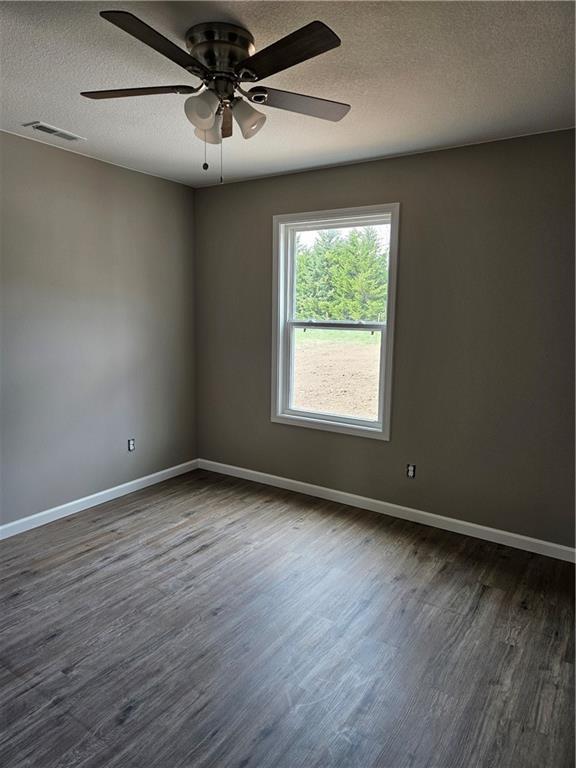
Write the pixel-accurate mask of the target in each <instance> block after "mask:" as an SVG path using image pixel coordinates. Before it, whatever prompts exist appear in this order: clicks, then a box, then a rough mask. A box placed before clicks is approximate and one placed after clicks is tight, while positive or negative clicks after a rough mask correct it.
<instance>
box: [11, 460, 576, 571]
mask: <svg viewBox="0 0 576 768" xmlns="http://www.w3.org/2000/svg"><path fill="white" fill-rule="evenodd" d="M194 469H207V470H209V471H211V472H219V473H220V474H222V475H230V476H232V477H239V478H242V479H244V480H252V481H254V482H256V483H262V484H263V485H272V486H274V487H275V488H284V489H285V490H288V491H295V492H296V493H304V494H306V495H308V496H315V497H317V498H319V499H327V500H328V501H336V502H338V503H339V504H347V505H348V506H350V507H357V508H359V509H369V510H371V511H372V512H379V513H380V514H383V515H389V516H390V517H399V518H401V519H402V520H411V521H412V522H414V523H420V524H421V525H429V526H432V527H433V528H442V529H443V530H445V531H453V532H454V533H461V534H464V535H465V536H473V537H474V538H477V539H484V540H485V541H492V542H494V543H496V544H504V545H505V546H507V547H514V548H515V549H523V550H526V551H527V552H535V553H536V554H538V555H546V556H547V557H554V558H556V559H557V560H566V561H568V562H570V563H573V562H575V561H576V557H575V550H574V548H573V547H566V546H563V545H562V544H555V543H554V542H552V541H542V540H541V539H533V538H531V537H530V536H522V535H521V534H519V533H512V532H511V531H502V530H499V529H498V528H489V527H488V526H485V525H478V524H476V523H468V522H466V521H465V520H457V519H455V518H452V517H443V516H442V515H435V514H432V513H431V512H424V511H423V510H421V509H412V508H411V507H402V506H399V505H398V504H391V503H390V502H387V501H379V500H378V499H370V498H368V497H366V496H357V495H356V494H354V493H347V492H346V491H337V490H335V489H333V488H325V487H324V486H321V485H312V484H311V483H304V482H301V481H300V480H291V479H290V478H287V477H279V476H277V475H269V474H267V473H266V472H257V471H256V470H254V469H246V468H244V467H236V466H232V465H231V464H220V462H218V461H210V460H208V459H193V460H192V461H187V462H185V463H184V464H178V465H177V466H175V467H168V469H163V470H161V471H160V472H155V473H154V474H152V475H146V476H145V477H139V478H137V479H136V480H131V481H130V482H128V483H123V484H122V485H117V486H116V487H115V488H108V489H107V490H105V491H100V492H99V493H93V494H92V495H91V496H85V497H84V498H82V499H77V500H76V501H71V502H69V503H67V504H62V505H61V506H59V507H53V508H52V509H46V510H44V511H43V512H38V513H37V514H35V515H30V516H29V517H25V518H23V519H21V520H15V521H14V522H13V523H7V524H6V525H1V526H0V540H1V539H7V538H9V537H10V536H15V535H16V534H17V533H23V532H24V531H29V530H30V529H31V528H36V527H38V526H39V525H45V524H46V523H51V522H52V521H53V520H58V519H59V518H61V517H67V516H68V515H73V514H74V513H76V512H81V511H83V510H85V509H89V508H90V507H95V506H97V505H98V504H103V503H104V502H105V501H110V500H112V499H117V498H119V497H120V496H126V495H127V494H129V493H133V492H134V491H138V490H140V489H141V488H147V487H148V486H149V485H155V484H156V483H161V482H162V481H163V480H168V479H169V478H171V477H176V476H177V475H183V474H185V473H186V472H191V471H192V470H194Z"/></svg>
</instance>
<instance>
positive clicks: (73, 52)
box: [0, 2, 574, 186]
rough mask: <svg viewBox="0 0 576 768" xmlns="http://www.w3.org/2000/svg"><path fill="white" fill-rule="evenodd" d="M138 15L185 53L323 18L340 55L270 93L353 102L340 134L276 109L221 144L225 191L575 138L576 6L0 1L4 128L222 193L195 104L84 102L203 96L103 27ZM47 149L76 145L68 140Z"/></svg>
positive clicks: (286, 77)
mask: <svg viewBox="0 0 576 768" xmlns="http://www.w3.org/2000/svg"><path fill="white" fill-rule="evenodd" d="M104 9H123V10H129V11H131V12H132V13H134V14H135V15H137V16H139V17H140V18H141V19H143V20H144V21H146V22H147V23H149V24H150V25H152V26H153V27H155V28H156V29H158V30H159V31H160V32H162V33H163V34H165V35H166V36H167V37H169V38H171V39H172V40H173V41H174V42H176V43H178V44H180V45H181V46H182V47H185V44H184V36H185V33H186V30H187V28H188V27H189V26H191V25H192V24H195V23H198V22H202V21H212V20H225V21H232V22H234V23H237V24H240V25H243V26H245V27H247V28H248V29H249V30H250V31H251V32H252V33H253V35H254V37H255V38H256V46H257V48H263V47H265V46H266V45H269V44H270V43H271V42H273V41H274V40H276V39H278V38H280V37H282V36H284V35H285V34H287V33H289V32H291V31H293V30H294V29H297V28H298V27H301V26H303V25H304V24H306V23H308V22H309V21H312V20H314V19H320V20H322V21H324V22H326V23H327V24H328V25H329V26H330V27H332V28H333V29H334V31H335V32H336V33H337V34H338V35H339V36H340V37H341V38H342V46H341V47H340V48H339V49H336V50H334V51H330V52H329V53H326V54H324V55H322V56H320V57H318V58H316V59H313V60H311V61H308V62H305V63H303V64H300V65H298V66H296V67H294V68H293V69H291V70H287V71H286V72H283V73H280V74H278V75H275V76H273V77H271V78H269V79H268V80H266V81H263V83H264V84H267V85H271V86H273V87H278V88H284V89H287V90H293V91H299V92H302V93H309V94H312V95H315V96H321V97H324V98H329V99H335V100H338V101H347V102H349V103H351V105H352V110H351V112H350V113H349V115H348V116H347V117H345V118H344V120H343V121H342V122H341V123H328V122H324V121H321V120H316V119H314V118H310V117H304V116H301V115H293V114H290V113H287V112H283V111H281V110H274V109H268V110H265V111H266V112H267V115H268V122H267V124H266V125H265V127H264V128H263V129H262V131H261V132H260V133H259V134H258V135H257V136H255V137H254V138H253V139H251V140H250V141H244V140H243V139H242V138H241V136H240V133H239V131H236V134H235V136H234V137H233V138H232V139H230V140H226V141H225V143H224V145H223V152H224V176H225V179H227V180H234V179H240V178H252V177H256V176H261V175H268V174H274V173H283V172H287V171H294V170H300V169H304V168H313V167H319V166H324V165H334V164H339V163H345V162H352V161H356V160H363V159H369V158H374V157H384V156H387V155H394V154H399V153H404V152H414V151H422V150H428V149H433V148H435V147H447V146H456V145H460V144H468V143H474V142H479V141H487V140H492V139H498V138H504V137H510V136H517V135H521V134H528V133H537V132H541V131H549V130H555V129H560V128H567V127H569V126H571V125H573V123H574V119H573V118H574V5H573V4H572V3H570V2H304V3H301V2H165V3H159V2H141V3H122V2H120V3H116V2H110V3H99V2H43V3H35V2H14V3H9V2H8V3H7V2H3V3H0V18H1V22H2V37H1V59H0V63H1V70H0V77H1V83H0V84H1V97H2V111H1V116H0V120H1V122H0V127H1V128H2V129H4V130H6V131H11V132H13V133H17V134H20V135H22V136H31V135H33V136H35V137H36V138H37V137H38V135H37V134H34V133H33V132H32V131H31V129H29V128H23V127H22V123H25V122H29V121H32V120H43V121H45V122H47V123H51V124H53V125H56V126H58V127H59V128H63V129H65V130H68V131H72V132H74V133H77V134H80V135H81V136H85V137H86V138H87V139H88V141H87V142H86V143H84V144H82V145H81V146H79V148H78V151H80V152H81V153H82V154H87V155H90V156H91V157H96V158H100V159H102V160H107V161H109V162H112V163H116V164H118V165H124V166H127V167H129V168H134V169H136V170H140V171H145V172H146V173H151V174H154V175H157V176H163V177H166V178H169V179H175V180H177V181H182V182H184V183H187V184H190V185H192V186H202V185H206V184H214V183H216V181H217V179H218V176H219V148H218V147H213V146H209V147H208V160H209V163H210V166H211V167H210V170H209V171H208V172H204V171H202V168H201V165H202V162H203V159H204V145H203V143H202V142H200V141H199V140H198V139H196V138H195V137H194V135H193V129H192V126H191V125H190V124H189V123H188V122H187V120H186V119H185V117H184V112H183V102H184V100H185V98H186V97H185V96H181V95H168V96H152V97H146V98H138V99H136V98H135V99H121V100H118V101H89V100H87V99H83V98H82V97H80V95H79V93H80V91H81V90H91V89H101V88H121V87H130V86H144V85H161V84H180V83H191V84H192V83H194V84H196V83H197V81H196V80H195V79H194V78H193V77H192V76H190V75H187V73H186V72H184V70H182V69H180V67H178V66H176V65H175V64H172V63H171V62H170V61H168V60H165V59H163V57H162V56H160V55H159V54H157V53H156V52H154V51H152V50H151V49H148V48H146V46H144V45H143V44H141V43H139V42H138V41H136V40H134V39H133V38H131V37H129V36H128V35H127V34H125V33H124V32H122V31H121V30H119V29H117V28H115V27H114V26H112V25H111V24H109V23H108V22H106V21H104V20H103V19H101V18H100V17H99V15H98V12H99V11H100V10H104ZM45 141H46V143H49V144H54V145H57V146H64V147H66V148H69V145H68V144H67V143H66V142H65V141H64V140H61V139H55V138H49V137H46V139H45Z"/></svg>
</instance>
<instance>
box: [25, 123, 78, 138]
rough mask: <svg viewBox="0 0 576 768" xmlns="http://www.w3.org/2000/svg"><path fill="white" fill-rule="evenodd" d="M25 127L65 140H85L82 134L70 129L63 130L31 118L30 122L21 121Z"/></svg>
mask: <svg viewBox="0 0 576 768" xmlns="http://www.w3.org/2000/svg"><path fill="white" fill-rule="evenodd" d="M22 125H23V126H24V127H25V128H32V129H34V130H35V131H40V132H41V133H48V134H50V136H57V137H58V138H59V139H66V141H86V139H85V138H84V137H83V136H78V135H77V134H75V133H70V131H63V130H62V128H56V126H54V125H48V123H43V122H41V121H40V120H33V121H32V122H31V123H22Z"/></svg>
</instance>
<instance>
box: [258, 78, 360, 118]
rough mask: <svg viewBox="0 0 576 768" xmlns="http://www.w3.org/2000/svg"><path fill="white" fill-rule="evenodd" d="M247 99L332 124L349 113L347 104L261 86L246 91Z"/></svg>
mask: <svg viewBox="0 0 576 768" xmlns="http://www.w3.org/2000/svg"><path fill="white" fill-rule="evenodd" d="M248 98H249V99H250V101H253V102H254V103H255V104H263V105H264V106H266V107H276V108H277V109H287V110H289V111H290V112H298V113H299V114H301V115H311V116H312V117H319V118H321V119H322V120H332V121H333V122H337V121H338V120H342V118H343V117H344V116H345V115H347V114H348V112H349V111H350V105H349V104H342V103H341V102H339V101H329V100H328V99H318V98H316V96H304V95H303V94H301V93H291V92H290V91H278V90H277V89H276V88H264V86H261V85H259V86H256V88H251V89H250V90H249V91H248Z"/></svg>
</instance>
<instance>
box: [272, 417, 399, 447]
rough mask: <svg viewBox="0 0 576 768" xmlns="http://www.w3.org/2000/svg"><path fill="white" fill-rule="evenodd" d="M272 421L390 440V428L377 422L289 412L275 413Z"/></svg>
mask: <svg viewBox="0 0 576 768" xmlns="http://www.w3.org/2000/svg"><path fill="white" fill-rule="evenodd" d="M271 421H273V422H274V423H276V424H288V425H290V426H292V427H306V428H307V429H320V430H323V431H326V432H340V433H341V434H343V435H354V436H355V437H369V438H372V439H373V440H385V441H389V440H390V435H389V430H386V429H384V428H383V427H382V425H381V424H377V425H375V426H374V427H368V426H363V425H359V424H347V423H345V422H340V421H329V420H328V419H315V418H314V417H313V416H293V415H291V414H287V413H280V414H276V415H273V416H272V417H271Z"/></svg>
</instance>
